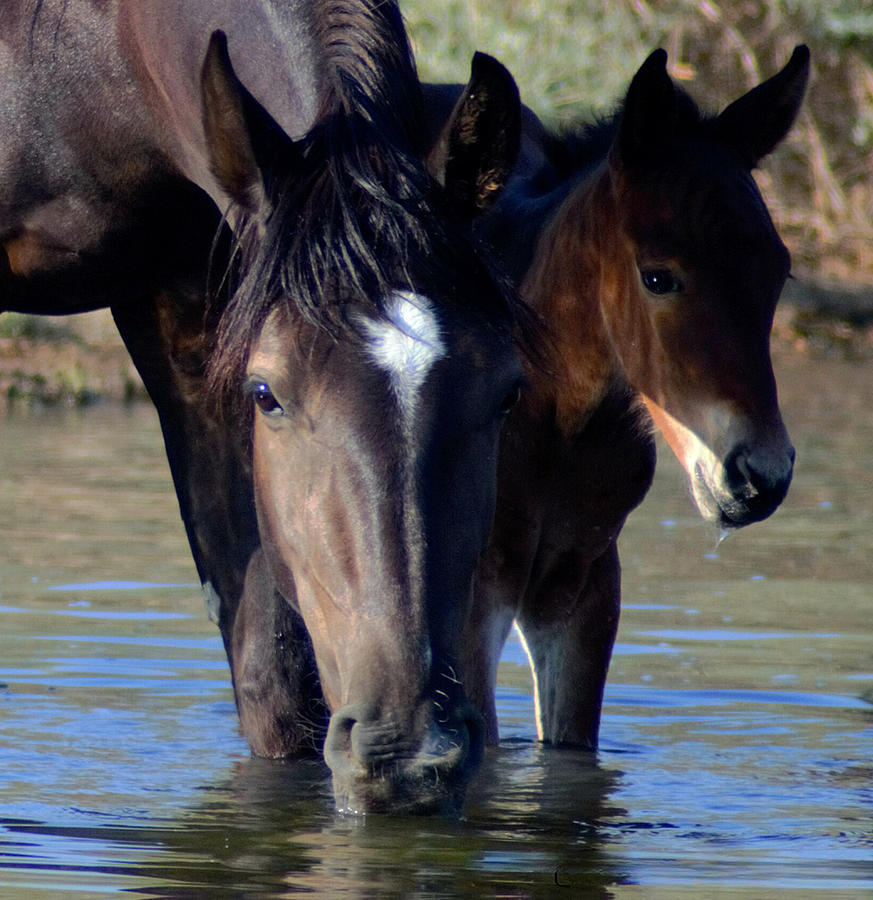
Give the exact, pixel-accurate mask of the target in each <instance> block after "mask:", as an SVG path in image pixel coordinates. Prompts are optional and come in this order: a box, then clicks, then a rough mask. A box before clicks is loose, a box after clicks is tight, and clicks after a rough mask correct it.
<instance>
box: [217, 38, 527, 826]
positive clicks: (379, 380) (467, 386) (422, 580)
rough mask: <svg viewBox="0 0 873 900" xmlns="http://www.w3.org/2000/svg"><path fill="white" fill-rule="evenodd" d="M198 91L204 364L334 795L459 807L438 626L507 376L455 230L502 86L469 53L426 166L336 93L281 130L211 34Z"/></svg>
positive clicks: (514, 129)
mask: <svg viewBox="0 0 873 900" xmlns="http://www.w3.org/2000/svg"><path fill="white" fill-rule="evenodd" d="M203 94H204V109H205V112H204V122H205V130H206V133H207V138H208V142H209V145H210V148H211V156H212V159H211V162H212V167H213V171H214V173H215V175H216V178H217V179H218V181H219V182H220V183H221V185H222V186H223V189H224V190H225V191H226V192H227V194H228V195H229V196H230V197H232V198H233V199H234V200H235V202H236V208H237V210H239V211H241V214H242V222H243V224H242V226H241V232H242V236H241V238H240V249H239V252H240V254H241V256H242V257H243V258H244V265H242V266H241V271H242V272H244V277H243V279H242V281H241V283H240V284H239V285H238V287H237V289H236V292H235V295H234V296H233V298H232V299H231V302H230V305H229V307H228V311H227V313H226V314H225V316H224V318H223V321H222V325H221V334H220V337H219V349H218V353H217V356H216V359H215V361H214V365H213V375H214V378H215V380H216V382H217V384H218V387H219V389H221V390H223V391H224V392H225V393H229V394H231V395H234V396H242V398H243V401H242V403H241V405H240V409H241V412H240V421H243V422H245V423H246V426H247V428H249V430H250V431H249V433H250V439H251V454H252V456H251V458H252V466H253V474H254V490H255V498H256V506H257V515H258V524H259V528H260V535H261V541H262V546H263V553H264V558H265V559H266V564H267V566H268V568H269V573H270V576H271V578H272V581H273V582H274V583H275V586H276V589H277V590H278V591H279V592H280V593H281V595H282V597H283V598H284V599H285V601H286V602H287V603H289V604H291V605H292V607H293V608H294V609H295V610H297V611H298V612H299V614H300V615H301V616H302V618H303V621H304V622H305V624H306V628H307V630H308V632H309V635H310V637H311V640H312V645H313V648H314V653H315V659H316V663H317V667H318V674H319V677H320V680H321V686H322V689H323V692H324V697H325V699H326V702H327V704H328V706H329V709H330V711H331V718H330V723H329V727H328V731H327V736H326V740H325V745H324V755H325V758H326V761H327V763H328V765H329V766H330V768H331V770H332V773H333V779H334V789H335V795H336V798H337V802H338V804H339V805H340V807H341V808H344V809H349V810H355V811H358V810H360V811H372V810H390V811H398V810H401V811H403V810H406V811H410V810H411V811H429V810H439V809H447V808H456V807H457V806H458V805H459V803H460V801H461V799H462V797H463V793H464V788H465V785H466V782H467V780H468V778H469V776H470V775H471V773H472V772H473V771H474V770H475V768H476V766H477V764H478V762H479V759H480V757H481V753H482V747H483V729H482V723H481V720H480V717H479V715H478V714H477V713H476V712H474V711H473V709H472V708H471V706H470V705H469V703H468V701H467V698H466V696H465V692H464V686H463V684H462V683H461V682H460V680H459V677H458V671H459V670H458V666H457V661H456V660H457V655H458V640H459V634H460V631H461V627H462V623H463V620H464V618H465V616H466V614H467V609H468V603H469V596H470V588H471V580H472V576H473V571H474V567H475V565H476V563H477V560H478V557H479V554H480V552H481V550H482V548H483V547H484V545H485V542H486V539H487V536H488V533H489V529H490V526H491V520H492V516H493V511H494V504H495V490H496V461H497V445H498V435H499V432H500V428H501V423H502V421H503V419H504V417H505V416H506V414H507V412H508V410H509V408H510V407H511V405H512V404H513V402H514V400H515V398H516V397H517V394H518V386H519V382H520V379H521V364H520V361H519V357H518V353H517V352H516V346H515V342H514V338H513V319H514V311H513V309H514V308H513V302H512V300H511V298H509V297H507V295H505V294H504V293H503V291H502V289H501V288H500V287H499V286H498V283H497V282H496V281H495V280H494V279H493V278H492V276H491V274H490V272H489V270H488V269H487V267H486V266H485V264H484V263H483V262H482V260H481V259H480V256H479V254H478V253H477V252H475V248H474V245H473V244H472V242H471V241H468V239H467V238H466V237H465V231H466V230H467V229H468V227H469V224H470V222H469V220H470V218H471V217H472V215H473V214H474V212H475V211H476V210H477V209H478V208H482V207H484V206H487V205H488V203H489V202H490V197H491V195H492V193H493V190H494V188H495V187H496V186H498V185H499V182H500V179H501V178H502V174H501V173H505V172H506V171H508V169H509V167H510V166H511V164H512V158H513V155H514V152H515V148H514V144H515V143H517V140H518V124H517V119H518V110H519V103H518V96H517V91H516V89H515V86H514V83H512V81H511V78H510V77H509V76H508V73H506V72H505V70H503V69H502V67H499V65H498V64H496V63H492V61H490V60H488V59H485V58H481V57H477V59H476V61H475V63H474V67H473V74H472V76H471V83H470V85H469V86H468V91H467V93H466V97H467V100H466V101H465V102H462V103H461V104H459V106H458V108H457V110H456V112H455V115H454V116H453V119H452V125H451V126H450V127H449V128H448V129H447V131H446V133H445V135H444V139H443V141H442V142H441V145H440V147H439V148H438V149H437V150H436V151H435V152H434V153H433V154H432V157H431V160H430V163H431V169H430V171H428V170H427V169H426V167H425V165H424V163H423V159H422V156H423V154H421V155H420V156H419V157H417V158H413V157H412V155H410V153H409V152H407V151H406V150H405V149H404V148H400V149H399V150H398V148H397V147H396V146H391V145H387V144H386V143H385V142H383V140H382V137H381V135H380V133H379V131H378V128H377V124H378V123H374V122H373V120H372V118H369V119H368V118H367V117H362V116H358V115H356V114H355V113H354V112H353V113H351V114H348V113H346V112H343V111H342V110H340V111H336V112H334V113H332V114H331V115H328V116H327V117H326V118H325V120H324V121H323V122H322V123H319V124H318V125H317V126H316V127H315V128H314V129H313V131H312V133H311V134H310V135H308V136H307V137H306V138H304V139H302V140H300V141H296V142H295V141H292V140H290V139H289V138H288V137H287V136H286V135H285V134H283V133H282V131H281V129H279V127H278V126H277V125H276V124H275V122H273V121H272V120H271V119H270V117H269V116H268V114H267V113H266V112H265V110H263V109H262V108H261V107H260V106H259V105H258V103H257V102H256V101H255V100H254V98H253V97H252V96H251V95H250V94H249V93H248V91H247V90H246V89H245V87H244V86H243V85H242V84H240V83H239V81H238V80H237V78H236V76H235V74H234V71H233V68H232V66H231V64H230V60H229V58H228V55H227V49H226V46H225V44H224V42H223V41H222V40H221V39H220V38H218V39H215V40H214V41H213V45H212V48H211V50H210V54H209V56H208V57H207V60H206V63H205V65H204V70H203ZM383 134H384V132H383ZM231 408H233V406H232V405H231Z"/></svg>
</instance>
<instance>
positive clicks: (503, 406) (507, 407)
mask: <svg viewBox="0 0 873 900" xmlns="http://www.w3.org/2000/svg"><path fill="white" fill-rule="evenodd" d="M520 399H521V385H520V384H514V385H513V386H512V389H511V390H510V391H508V392H507V394H506V396H505V397H504V398H503V400H502V401H501V403H500V415H501V416H506V415H509V413H510V412H511V410H512V408H513V407H514V406H515V404H516V403H518V401H519V400H520Z"/></svg>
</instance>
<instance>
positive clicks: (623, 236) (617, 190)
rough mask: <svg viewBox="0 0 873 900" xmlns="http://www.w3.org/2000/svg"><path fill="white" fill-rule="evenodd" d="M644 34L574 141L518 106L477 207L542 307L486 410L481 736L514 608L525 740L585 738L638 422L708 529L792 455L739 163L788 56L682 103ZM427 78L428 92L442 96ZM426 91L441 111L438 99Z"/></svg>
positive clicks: (757, 205) (776, 277)
mask: <svg viewBox="0 0 873 900" xmlns="http://www.w3.org/2000/svg"><path fill="white" fill-rule="evenodd" d="M666 61H667V57H666V54H665V53H664V52H663V51H660V50H659V51H656V52H655V53H653V54H652V55H651V56H650V57H649V58H648V60H647V61H646V62H645V63H644V64H643V66H642V67H641V68H640V70H639V72H638V73H637V75H636V76H635V77H634V79H633V81H632V83H631V85H630V88H629V90H628V93H627V96H626V98H625V101H624V104H623V106H622V108H621V110H620V111H619V112H618V113H617V114H616V115H615V116H614V117H612V118H610V119H609V120H606V121H603V122H601V123H599V124H597V125H594V126H592V127H590V128H587V129H585V130H584V131H583V132H582V133H581V134H580V135H578V136H571V137H563V138H560V137H554V136H552V135H549V134H547V133H546V132H545V130H544V129H543V128H542V126H541V125H540V124H539V123H538V121H537V120H536V119H535V118H534V117H533V116H530V115H528V118H527V120H526V122H525V129H524V139H523V143H522V152H521V155H520V160H519V163H518V166H517V168H516V170H515V172H514V174H513V177H512V179H511V180H510V182H509V184H508V186H507V188H506V190H505V191H504V193H503V194H502V195H501V198H500V200H499V201H498V203H497V204H496V205H495V207H494V208H493V210H492V211H491V212H490V213H488V215H487V216H486V218H485V219H484V220H483V222H484V225H485V227H486V228H487V232H488V236H489V238H490V240H491V243H492V244H493V245H494V246H495V247H496V248H497V249H498V251H499V253H500V255H501V256H502V257H503V260H504V264H505V266H506V268H507V270H508V271H510V272H511V273H512V274H513V276H514V277H515V279H516V280H517V282H518V283H520V284H521V286H522V293H523V294H524V296H525V298H526V299H527V300H528V301H529V303H530V304H531V305H532V306H534V307H535V308H536V309H537V310H538V311H539V312H540V314H541V315H542V317H543V319H544V320H545V325H546V329H547V336H548V338H549V340H548V341H547V342H546V343H545V344H544V348H543V353H544V355H545V364H544V365H542V366H538V367H532V368H531V369H530V371H529V372H528V381H529V387H528V390H527V391H526V392H525V396H524V398H523V400H522V402H521V403H520V404H519V406H518V407H517V408H516V410H515V411H514V412H513V414H512V415H511V416H510V419H509V421H508V422H507V426H506V429H505V431H504V437H503V442H502V445H501V461H500V470H499V473H500V474H499V489H498V507H497V517H496V524H495V529H494V533H493V536H492V538H491V541H490V545H489V549H488V551H487V553H486V555H485V557H484V559H483V563H482V566H481V569H480V572H479V575H478V583H477V592H476V601H475V607H474V611H473V616H472V619H471V623H470V626H469V628H468V634H467V637H466V639H465V644H466V647H465V653H464V667H463V668H464V677H465V681H466V684H467V685H468V693H469V694H470V696H471V698H472V699H473V700H474V702H475V703H476V704H477V705H478V707H479V708H480V709H481V710H482V712H483V714H484V715H485V717H486V720H487V722H488V738H489V740H490V741H495V740H496V739H497V718H496V712H495V707H494V685H495V679H496V671H497V661H498V657H499V654H500V649H501V647H502V646H503V643H504V641H505V640H506V637H507V635H508V632H509V629H510V627H511V626H512V623H513V621H515V622H516V623H517V625H518V627H519V630H520V632H521V633H522V635H523V638H524V642H525V644H526V647H527V651H528V655H529V658H530V662H531V668H532V670H533V675H534V681H535V699H536V707H537V718H538V730H539V736H540V738H541V739H542V740H544V741H548V742H551V743H554V744H570V745H576V746H581V747H586V748H594V747H596V745H597V739H598V729H599V723H600V712H601V704H602V697H603V689H604V684H605V680H606V675H607V669H608V666H609V661H610V656H611V653H612V646H613V642H614V639H615V634H616V629H617V627H618V619H619V606H620V567H619V559H618V551H617V539H618V535H619V532H620V530H621V528H622V525H623V524H624V521H625V519H626V517H627V515H628V513H629V512H630V511H631V510H632V509H633V508H634V507H635V506H636V505H637V504H638V503H640V501H641V500H642V499H643V497H644V495H645V494H646V491H647V490H648V488H649V485H650V483H651V478H652V475H653V472H654V465H655V454H654V444H653V441H652V437H651V434H650V432H651V422H650V421H649V420H648V419H647V416H646V414H645V411H646V410H647V411H648V413H649V415H650V416H651V420H653V421H654V423H655V424H656V425H657V426H658V428H660V430H661V431H662V433H663V434H664V436H665V437H666V438H667V441H668V442H669V444H670V446H671V447H672V449H673V450H674V452H675V453H676V455H677V456H678V458H679V459H680V461H681V462H682V464H683V466H684V467H685V469H686V470H687V472H688V477H689V479H690V482H691V490H692V494H693V496H694V499H695V501H696V504H697V507H698V509H699V510H700V513H701V514H702V515H703V517H704V518H705V519H707V520H709V521H711V522H715V523H716V524H717V525H718V526H719V527H720V528H722V529H731V528H739V527H741V526H744V525H747V524H749V523H751V522H757V521H759V520H761V519H764V518H766V517H767V516H769V515H770V514H771V513H772V512H773V511H774V510H775V509H776V508H777V506H778V505H779V504H780V503H781V501H782V500H783V498H784V497H785V494H786V492H787V490H788V486H789V483H790V480H791V475H792V468H793V460H794V450H793V448H792V446H791V444H790V443H789V440H788V436H787V433H786V430H785V427H784V425H783V422H782V419H781V416H780V413H779V408H778V404H777V397H776V385H775V381H774V376H773V371H772V367H771V362H770V355H769V334H770V328H771V324H772V318H773V312H774V308H775V306H776V302H777V300H778V298H779V295H780V292H781V290H782V286H783V283H784V281H785V279H786V277H787V275H788V271H789V257H788V252H787V250H786V248H785V247H784V245H783V244H782V242H781V240H780V239H779V236H778V234H777V233H776V230H775V228H774V227H773V223H772V221H771V219H770V216H769V215H768V212H767V209H766V207H765V204H764V202H763V200H762V198H761V195H760V193H759V191H758V188H757V187H756V185H755V181H754V180H753V177H752V169H753V168H754V166H755V165H756V164H757V163H758V161H759V160H760V159H761V158H762V157H764V156H766V155H767V154H768V153H769V152H770V151H771V150H773V148H774V147H775V146H776V145H777V144H778V143H779V142H780V141H781V140H782V139H783V138H784V136H785V135H786V133H787V132H788V130H789V129H790V127H791V125H792V123H793V121H794V119H795V116H796V115H797V112H798V109H799V107H800V104H801V101H802V98H803V94H804V90H805V85H806V80H807V74H808V68H809V54H808V51H807V50H806V48H805V47H799V48H797V50H796V51H795V52H794V55H793V56H792V58H791V60H790V62H789V63H788V64H787V65H786V67H785V68H784V69H783V70H782V71H781V72H780V73H778V74H777V75H775V76H774V77H772V78H771V79H769V80H768V81H765V82H764V83H763V84H761V85H759V86H758V87H757V88H755V89H754V90H752V91H750V92H749V93H748V94H746V95H745V96H743V97H741V98H740V99H738V100H737V101H736V102H734V103H732V104H731V105H730V106H728V107H727V109H725V110H724V111H723V112H722V113H721V114H720V115H718V116H715V117H710V116H706V115H703V114H702V113H701V112H700V111H699V110H698V108H697V106H696V105H695V104H694V103H693V101H692V100H691V99H690V97H689V96H688V95H687V94H686V93H684V92H683V91H681V90H679V89H677V88H676V87H675V86H674V84H673V83H672V81H671V79H670V77H669V75H668V73H667V70H666ZM447 93H448V96H447ZM456 93H457V92H456V90H455V91H454V92H451V91H449V92H447V91H446V90H445V89H444V88H435V89H433V91H432V94H431V98H430V99H431V101H432V102H433V105H434V107H435V108H440V107H442V108H443V109H444V108H445V104H446V103H447V102H450V100H451V98H452V97H454V96H455V95H456Z"/></svg>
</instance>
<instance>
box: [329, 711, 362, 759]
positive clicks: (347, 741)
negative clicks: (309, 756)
mask: <svg viewBox="0 0 873 900" xmlns="http://www.w3.org/2000/svg"><path fill="white" fill-rule="evenodd" d="M357 721H358V718H357V716H356V715H354V713H353V712H352V711H350V710H339V711H337V712H336V713H335V714H334V715H332V716H331V717H330V724H329V725H328V727H327V736H326V737H325V739H324V760H325V762H326V763H327V764H328V766H330V768H331V771H334V772H336V771H340V770H345V769H348V768H349V767H350V766H351V765H353V764H354V758H353V752H352V729H353V728H354V727H355V725H356V724H357Z"/></svg>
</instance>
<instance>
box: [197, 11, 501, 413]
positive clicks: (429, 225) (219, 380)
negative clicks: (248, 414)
mask: <svg viewBox="0 0 873 900" xmlns="http://www.w3.org/2000/svg"><path fill="white" fill-rule="evenodd" d="M314 7H315V8H314V22H313V31H314V34H315V35H316V38H317V41H318V48H319V49H320V50H321V51H322V52H323V60H322V64H323V65H324V67H325V77H326V84H325V87H324V90H323V94H322V97H321V106H320V109H321V111H320V115H319V117H318V120H317V123H316V125H315V126H314V127H313V129H312V130H311V131H310V132H309V133H308V134H307V135H306V136H305V137H304V138H303V139H301V140H300V141H298V142H295V145H294V151H295V152H293V153H292V154H291V156H292V157H293V159H292V160H290V161H283V162H282V164H281V166H280V168H281V169H282V171H276V172H273V173H271V178H270V182H269V183H270V186H271V194H272V196H271V197H270V201H271V204H272V209H271V212H270V215H269V216H268V218H267V220H266V222H264V221H256V220H255V219H253V218H248V219H243V221H242V223H241V227H239V228H238V229H237V233H236V235H235V242H236V247H235V254H234V267H233V268H234V270H235V272H236V273H237V274H238V276H239V278H240V280H239V283H238V284H236V285H235V286H234V287H235V291H234V294H233V297H232V300H231V301H230V304H229V305H228V308H227V309H226V310H225V312H224V313H223V315H222V318H221V323H220V327H219V333H218V345H217V348H216V353H215V354H214V355H213V359H212V363H211V365H210V383H211V385H212V388H213V390H215V391H217V392H218V394H219V396H223V397H225V398H232V397H233V396H234V393H235V388H236V385H238V384H239V383H240V380H239V376H240V375H241V374H242V372H243V371H244V367H245V364H246V361H247V358H248V354H249V350H250V346H251V342H252V340H253V339H254V337H255V336H256V335H257V334H258V333H259V331H260V328H261V326H262V325H263V323H264V320H265V319H266V317H267V315H268V314H269V313H270V312H271V310H272V309H274V308H275V307H276V305H277V304H282V303H284V304H286V305H287V307H288V308H289V310H290V311H291V312H292V314H294V315H295V316H298V317H302V319H303V320H304V321H306V322H308V323H310V324H313V325H316V326H318V327H321V328H324V329H326V330H327V331H328V332H329V333H331V334H332V335H333V336H334V337H337V338H340V337H346V338H348V337H352V338H354V337H356V336H357V334H358V329H359V326H358V325H357V324H356V317H355V316H353V315H351V312H352V311H359V312H363V313H364V314H366V315H368V316H371V317H382V316H384V315H385V304H386V299H387V296H388V294H389V293H390V291H391V290H392V289H394V288H396V287H408V288H410V289H413V290H415V289H416V287H417V286H418V285H419V284H421V285H422V286H423V287H425V286H426V288H427V289H433V288H434V287H436V288H437V289H439V290H440V291H441V294H442V295H444V296H445V297H447V298H448V299H451V300H454V301H456V302H464V303H466V304H467V305H468V306H469V304H470V303H471V302H473V303H475V304H477V311H478V312H479V313H480V314H481V315H482V316H483V317H484V318H486V319H490V320H495V319H496V320H498V321H509V322H511V321H512V320H513V319H514V312H515V309H516V306H515V298H514V297H513V296H512V294H511V292H510V291H509V290H508V289H507V290H506V291H504V292H495V291H494V289H493V288H492V289H490V290H475V289H472V290H467V291H466V292H464V293H463V294H462V293H461V292H460V291H459V290H458V285H457V281H458V279H457V278H456V277H453V274H454V273H456V272H457V271H459V270H460V269H461V268H463V271H465V272H467V273H469V276H468V279H469V280H479V281H480V282H481V281H482V280H483V279H484V278H486V277H487V278H489V279H491V280H492V282H493V281H494V280H496V279H495V278H494V275H493V273H492V272H491V271H490V267H489V266H488V264H487V263H486V262H485V261H484V259H483V258H482V257H480V255H479V254H478V253H476V252H474V247H473V244H472V241H471V240H470V238H469V235H464V234H463V232H464V231H465V230H467V231H468V232H469V229H468V228H466V226H465V225H464V223H462V222H460V221H459V220H458V219H457V218H456V217H455V216H453V215H452V212H451V210H450V209H448V204H447V202H446V201H445V199H444V198H443V196H442V195H441V192H440V191H439V189H438V186H437V185H436V182H435V181H434V179H433V178H432V177H431V176H430V174H429V173H428V172H427V170H426V169H425V167H424V165H423V163H422V156H423V155H424V147H423V146H421V141H423V139H424V136H425V135H426V134H427V129H426V128H425V126H424V121H425V118H424V102H423V98H422V93H421V88H420V84H419V81H418V76H417V73H416V70H415V64H414V61H413V57H412V52H411V49H410V47H409V43H408V39H407V36H406V32H405V30H404V28H403V24H402V19H401V17H400V13H399V10H398V9H397V7H396V5H395V4H393V3H390V4H389V3H384V2H365V0H325V2H316V3H315V4H314ZM462 298H463V300H462Z"/></svg>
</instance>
